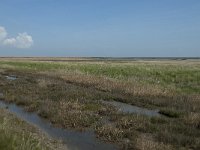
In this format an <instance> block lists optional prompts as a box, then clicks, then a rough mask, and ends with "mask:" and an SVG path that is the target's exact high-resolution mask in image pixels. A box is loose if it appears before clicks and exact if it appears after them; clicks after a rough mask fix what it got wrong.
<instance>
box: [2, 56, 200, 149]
mask: <svg viewBox="0 0 200 150" xmlns="http://www.w3.org/2000/svg"><path fill="white" fill-rule="evenodd" d="M0 68H1V70H2V71H1V72H0V92H2V93H3V98H4V100H5V101H8V102H15V103H16V104H18V105H21V106H23V107H24V108H26V110H28V111H35V112H37V113H38V114H39V115H40V116H42V117H44V118H46V119H48V120H50V121H51V122H52V123H54V124H55V125H59V126H62V127H65V128H73V129H81V130H82V129H83V130H84V129H91V128H92V129H94V130H95V133H96V134H97V136H98V137H99V138H101V139H103V140H105V141H110V142H114V143H116V144H118V145H120V146H121V147H122V149H124V148H126V149H141V150H143V149H147V148H149V149H166V150H168V149H199V148H200V141H199V139H200V131H199V126H200V124H199V123H200V122H199V121H200V120H199V113H200V95H199V94H200V90H199V89H200V87H199V85H200V63H199V62H198V61H197V62H189V61H172V62H170V61H166V62H162V61H160V62H144V61H142V62H123V63H119V62H109V63H105V62H84V63H83V62H81V63H80V62H73V63H72V62H33V61H32V62H31V61H26V60H23V61H10V60H6V61H0ZM9 74H14V75H17V76H18V79H17V80H15V81H12V82H11V81H7V80H6V79H5V78H4V76H5V75H9ZM101 100H115V101H120V102H124V103H128V104H131V105H136V106H140V107H145V108H149V109H158V110H160V113H161V114H163V115H162V116H161V117H147V116H142V115H137V114H122V113H119V112H118V111H117V110H116V109H114V108H112V107H109V106H106V105H105V104H102V103H101ZM167 116H168V117H167ZM105 118H108V120H109V121H108V123H99V122H101V121H102V120H104V119H105Z"/></svg>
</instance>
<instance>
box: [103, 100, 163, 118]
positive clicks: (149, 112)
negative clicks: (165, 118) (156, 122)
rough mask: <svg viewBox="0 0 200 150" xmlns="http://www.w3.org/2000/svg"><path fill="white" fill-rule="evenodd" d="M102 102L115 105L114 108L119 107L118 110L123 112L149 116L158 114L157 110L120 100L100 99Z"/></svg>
mask: <svg viewBox="0 0 200 150" xmlns="http://www.w3.org/2000/svg"><path fill="white" fill-rule="evenodd" d="M102 103H104V104H108V105H112V106H115V107H116V108H118V109H119V111H121V112H123V113H136V114H141V115H147V116H150V117H153V116H160V114H159V110H149V109H145V108H141V107H137V106H133V105H129V104H125V103H122V102H116V101H102Z"/></svg>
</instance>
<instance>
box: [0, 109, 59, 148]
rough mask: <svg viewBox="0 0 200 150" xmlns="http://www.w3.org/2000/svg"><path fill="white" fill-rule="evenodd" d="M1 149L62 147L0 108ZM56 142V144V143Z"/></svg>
mask: <svg viewBox="0 0 200 150" xmlns="http://www.w3.org/2000/svg"><path fill="white" fill-rule="evenodd" d="M0 112H1V114H0V149H2V150H49V149H52V150H53V149H54V148H57V149H61V148H59V146H56V142H55V143H53V142H52V141H51V140H49V139H48V138H47V137H46V136H45V135H43V134H42V133H40V132H38V131H36V129H35V128H34V127H32V126H30V125H28V124H26V123H25V122H23V121H21V120H19V119H17V118H16V117H15V116H13V115H12V114H9V113H8V112H7V110H3V109H0ZM54 144H55V145H54Z"/></svg>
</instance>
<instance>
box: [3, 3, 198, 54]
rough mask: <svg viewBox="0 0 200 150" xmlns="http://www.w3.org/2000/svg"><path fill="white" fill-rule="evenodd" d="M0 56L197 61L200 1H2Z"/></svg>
mask: <svg viewBox="0 0 200 150" xmlns="http://www.w3.org/2000/svg"><path fill="white" fill-rule="evenodd" d="M5 33H6V34H5ZM0 56H109V57H114V56H116V57H124V56H128V57H140V56H142V57H147V56H149V57H152V56H155V57H156V56H161V57H162V56H163V57H169V56H174V57H177V56H189V57H191V56H198V57H200V1H199V0H1V2H0Z"/></svg>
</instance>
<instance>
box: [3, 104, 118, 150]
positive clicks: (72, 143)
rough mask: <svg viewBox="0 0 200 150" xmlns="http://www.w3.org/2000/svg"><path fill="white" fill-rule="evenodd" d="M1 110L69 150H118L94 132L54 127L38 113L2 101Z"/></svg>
mask: <svg viewBox="0 0 200 150" xmlns="http://www.w3.org/2000/svg"><path fill="white" fill-rule="evenodd" d="M0 108H7V109H8V110H9V111H10V112H12V113H14V114H16V116H18V117H19V118H21V119H22V120H24V121H27V122H29V123H31V124H34V125H35V126H37V127H38V128H39V129H40V130H42V131H43V132H45V133H47V134H48V135H50V136H51V137H53V138H54V139H56V140H61V141H63V143H64V144H66V146H67V148H68V149H69V150H94V149H95V150H116V149H118V148H117V147H116V146H114V145H112V144H107V143H104V142H102V141H100V140H98V139H97V138H96V137H95V134H94V132H92V131H84V132H78V131H73V130H65V129H62V128H57V127H53V126H52V125H51V123H49V122H48V121H47V120H44V119H42V118H41V117H39V116H38V115H37V114H36V113H30V112H26V111H24V110H23V108H21V107H19V106H17V105H15V104H7V103H4V102H3V101H0Z"/></svg>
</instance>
